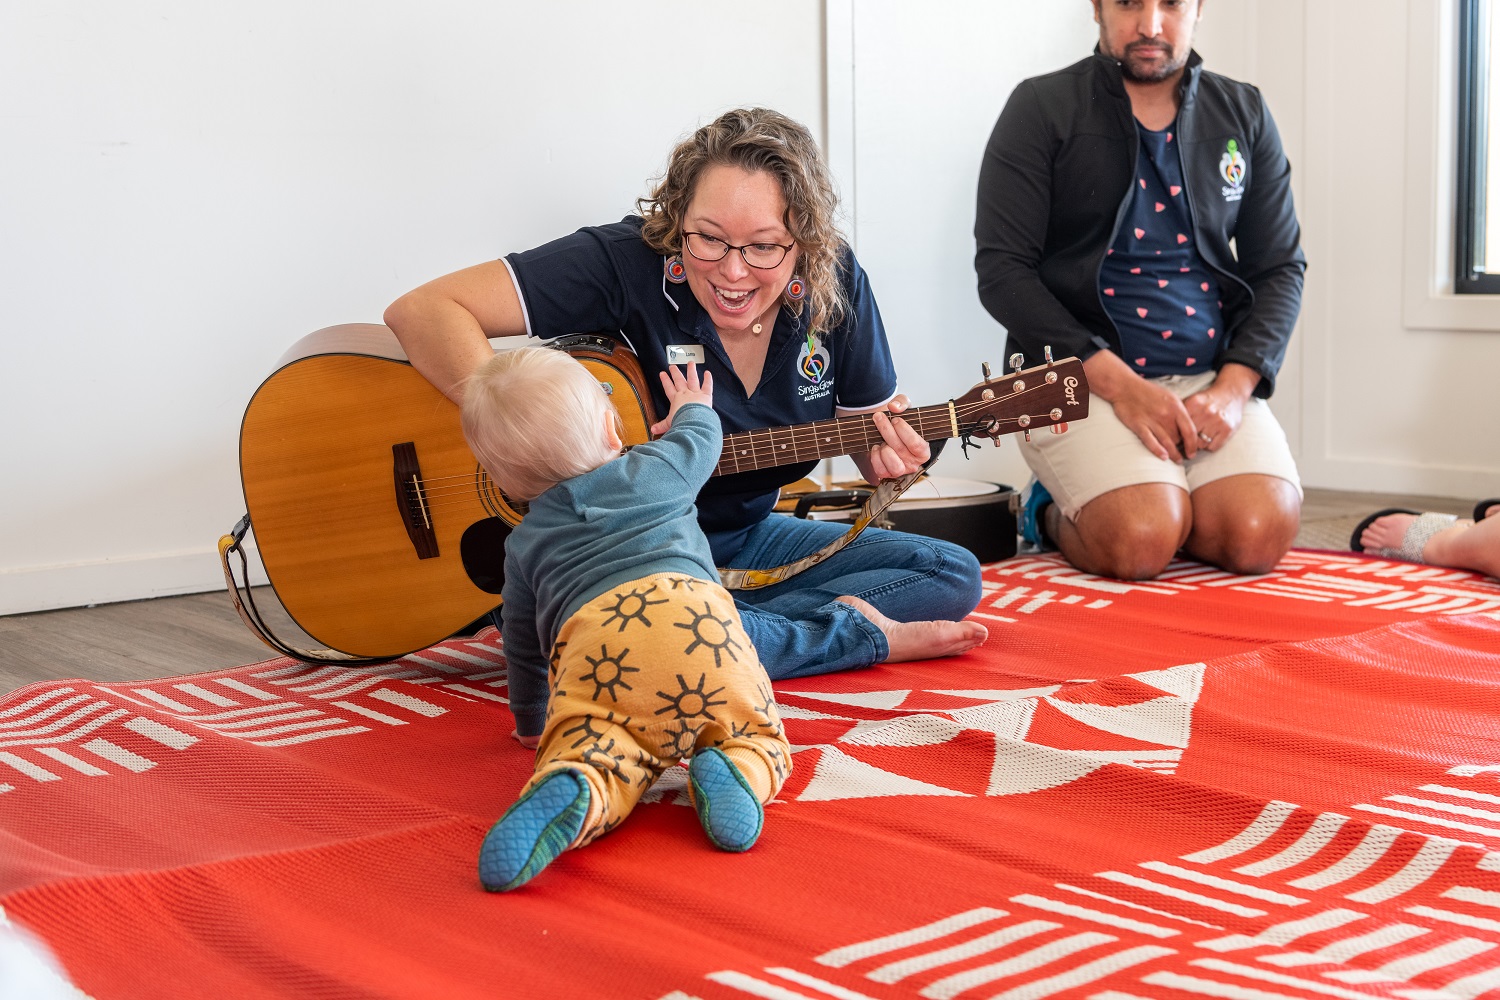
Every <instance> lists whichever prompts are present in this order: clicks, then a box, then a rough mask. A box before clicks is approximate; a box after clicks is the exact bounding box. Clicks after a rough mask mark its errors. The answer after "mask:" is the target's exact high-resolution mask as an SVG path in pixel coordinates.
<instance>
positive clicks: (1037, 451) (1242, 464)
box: [1020, 372, 1302, 520]
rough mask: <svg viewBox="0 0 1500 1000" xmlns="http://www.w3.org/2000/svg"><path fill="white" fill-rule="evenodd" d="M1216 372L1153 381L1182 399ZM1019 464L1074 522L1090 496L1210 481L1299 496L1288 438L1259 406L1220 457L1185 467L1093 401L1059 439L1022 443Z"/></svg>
mask: <svg viewBox="0 0 1500 1000" xmlns="http://www.w3.org/2000/svg"><path fill="white" fill-rule="evenodd" d="M1214 377H1215V373H1214V372H1204V373H1203V374H1201V375H1167V376H1163V377H1161V378H1155V379H1152V381H1153V382H1156V383H1157V384H1159V385H1164V386H1166V387H1167V388H1168V389H1170V390H1172V392H1173V393H1175V394H1176V396H1177V398H1178V399H1186V398H1187V397H1188V396H1191V395H1192V394H1193V393H1195V392H1201V391H1202V390H1204V389H1206V388H1208V387H1209V386H1210V385H1212V384H1213V381H1214ZM1020 446H1021V457H1022V458H1024V459H1026V464H1027V465H1028V466H1030V467H1031V472H1032V474H1033V475H1035V476H1036V477H1037V479H1039V480H1041V483H1042V485H1043V486H1045V487H1046V488H1047V492H1048V493H1051V494H1052V500H1053V502H1054V503H1056V504H1057V506H1058V509H1059V510H1061V511H1062V513H1063V516H1064V517H1066V518H1068V519H1069V520H1073V519H1075V518H1076V517H1077V516H1078V511H1079V509H1080V508H1082V507H1083V506H1084V504H1087V503H1088V502H1089V501H1090V500H1093V499H1094V498H1095V497H1099V496H1103V495H1104V494H1105V493H1108V492H1110V491H1111V490H1117V489H1120V488H1122V487H1125V486H1139V485H1142V484H1145V483H1170V484H1171V485H1173V486H1177V487H1180V488H1182V489H1183V490H1185V491H1187V492H1188V493H1192V492H1193V491H1194V490H1196V489H1198V488H1199V487H1201V486H1206V485H1208V484H1209V483H1211V482H1213V481H1214V480H1216V479H1225V478H1228V477H1229V476H1241V475H1262V476H1275V477H1277V478H1278V479H1285V480H1286V481H1287V482H1289V483H1291V484H1292V485H1293V486H1295V487H1297V493H1298V495H1301V493H1302V480H1301V479H1300V477H1299V476H1298V475H1297V463H1296V462H1295V461H1293V460H1292V450H1291V448H1290V447H1289V446H1288V445H1287V441H1286V433H1285V432H1284V431H1282V429H1281V424H1279V423H1278V422H1277V421H1276V417H1275V415H1274V414H1272V413H1271V408H1270V407H1269V406H1267V405H1266V401H1265V400H1263V399H1254V398H1252V399H1251V400H1249V402H1247V403H1246V404H1245V416H1244V420H1243V421H1242V422H1241V423H1240V429H1239V430H1238V431H1236V432H1235V433H1234V434H1233V435H1231V436H1230V438H1229V440H1228V441H1227V442H1225V443H1224V446H1223V447H1221V448H1220V449H1219V450H1218V451H1207V450H1201V451H1199V452H1198V454H1197V456H1196V457H1194V458H1190V459H1187V460H1186V461H1183V462H1166V461H1162V460H1161V459H1159V458H1157V457H1156V456H1155V455H1153V454H1151V452H1149V451H1147V450H1146V446H1145V445H1144V444H1142V443H1141V439H1140V438H1138V437H1136V435H1135V432H1134V431H1132V430H1131V429H1130V428H1128V427H1126V426H1125V425H1124V424H1122V423H1121V422H1120V418H1119V417H1117V416H1115V408H1114V407H1113V406H1112V405H1110V404H1109V403H1108V402H1106V401H1105V400H1102V399H1100V398H1099V397H1098V396H1094V397H1092V398H1091V399H1090V400H1089V415H1088V417H1087V418H1085V419H1083V420H1079V421H1077V422H1075V423H1071V424H1069V425H1068V431H1067V433H1065V434H1052V433H1050V432H1048V431H1042V432H1040V433H1035V432H1034V433H1033V434H1032V435H1031V440H1030V441H1029V442H1028V441H1024V440H1023V441H1021V443H1020Z"/></svg>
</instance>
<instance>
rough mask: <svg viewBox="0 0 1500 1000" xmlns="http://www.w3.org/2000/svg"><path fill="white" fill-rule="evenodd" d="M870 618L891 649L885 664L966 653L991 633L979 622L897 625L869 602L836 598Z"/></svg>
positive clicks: (904, 623)
mask: <svg viewBox="0 0 1500 1000" xmlns="http://www.w3.org/2000/svg"><path fill="white" fill-rule="evenodd" d="M837 600H838V602H839V603H840V604H847V605H849V606H850V607H851V608H853V609H854V610H855V611H858V612H859V613H860V614H862V615H864V616H865V617H866V618H868V619H869V620H870V622H871V624H873V625H874V626H875V627H876V628H878V629H880V631H881V632H883V633H885V641H886V643H887V644H889V646H890V653H888V654H887V655H886V658H885V662H886V663H901V662H904V661H906V660H930V659H933V658H935V657H939V656H957V655H958V654H959V653H966V652H968V651H969V650H971V649H973V648H974V647H975V646H977V645H979V644H980V643H981V642H984V640H985V639H988V638H989V635H990V630H989V629H987V628H985V627H984V626H983V625H981V624H979V623H978V622H898V621H894V620H892V619H890V618H887V617H886V616H885V615H883V614H881V613H880V612H879V611H876V610H875V606H874V605H873V604H871V603H870V602H869V601H862V600H860V599H859V598H858V597H840V598H837Z"/></svg>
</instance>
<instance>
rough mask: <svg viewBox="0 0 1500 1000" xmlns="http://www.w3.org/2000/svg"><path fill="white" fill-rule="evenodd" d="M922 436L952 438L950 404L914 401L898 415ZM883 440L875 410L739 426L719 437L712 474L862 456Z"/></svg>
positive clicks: (955, 426) (954, 418)
mask: <svg viewBox="0 0 1500 1000" xmlns="http://www.w3.org/2000/svg"><path fill="white" fill-rule="evenodd" d="M901 418H902V419H903V420H905V421H906V422H907V423H909V424H911V426H912V429H913V430H915V431H916V432H917V433H918V434H920V435H921V436H922V439H923V440H924V441H936V440H938V439H939V438H950V437H957V436H958V435H959V432H960V429H961V428H960V425H959V422H958V415H957V411H956V410H955V408H954V405H953V403H951V402H948V403H940V404H938V405H936V406H918V407H914V408H913V409H910V410H907V411H906V412H905V413H902V414H901ZM883 440H884V438H882V437H881V436H880V429H879V428H877V427H876V426H875V419H874V414H870V413H861V414H858V415H856V416H851V417H838V418H836V419H834V420H818V421H814V422H813V423H810V424H796V425H794V426H791V427H766V428H762V429H760V430H752V431H739V432H737V433H735V434H728V435H726V436H725V437H724V451H723V452H722V453H721V454H720V456H719V464H718V466H717V467H716V468H715V469H714V475H716V476H722V475H728V474H731V473H735V472H752V471H754V470H756V469H764V468H768V467H770V466H775V465H790V464H792V463H794V462H811V461H816V460H818V459H822V458H833V457H834V456H836V455H862V454H866V453H868V452H869V450H870V449H871V448H873V447H875V445H877V444H879V443H881V442H882V441H883Z"/></svg>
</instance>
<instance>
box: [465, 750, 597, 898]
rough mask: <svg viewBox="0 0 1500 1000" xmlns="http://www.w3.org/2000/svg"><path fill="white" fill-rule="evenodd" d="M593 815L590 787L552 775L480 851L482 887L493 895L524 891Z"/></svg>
mask: <svg viewBox="0 0 1500 1000" xmlns="http://www.w3.org/2000/svg"><path fill="white" fill-rule="evenodd" d="M588 811H589V784H588V782H587V781H586V780H585V779H584V777H583V775H581V774H579V773H577V772H576V771H553V772H552V773H551V774H549V775H547V776H546V777H545V778H543V779H542V780H541V781H539V782H537V783H536V784H535V785H532V786H531V788H530V789H529V790H528V791H527V792H526V794H525V795H522V796H521V797H520V798H519V799H517V800H516V803H515V804H514V805H513V806H511V807H510V808H509V809H507V810H505V815H504V816H501V817H500V820H499V822H497V823H496V824H495V825H494V826H492V827H490V832H489V833H487V834H485V835H484V843H483V844H481V845H480V847H479V881H480V882H481V883H483V885H484V887H485V888H486V889H487V890H489V891H490V892H509V891H510V890H511V889H514V888H517V887H518V886H522V885H525V884H526V883H527V882H529V881H531V879H532V878H534V877H535V876H536V874H537V873H538V872H540V871H541V870H542V869H543V868H546V867H547V866H548V865H550V864H551V863H552V862H553V861H554V860H556V858H557V856H558V855H559V854H561V853H562V852H563V851H566V850H567V849H568V845H570V844H572V843H573V841H574V840H575V839H576V838H577V837H578V831H579V830H581V829H583V821H584V819H585V818H587V816H588Z"/></svg>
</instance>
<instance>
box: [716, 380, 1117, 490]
mask: <svg viewBox="0 0 1500 1000" xmlns="http://www.w3.org/2000/svg"><path fill="white" fill-rule="evenodd" d="M1068 363H1071V364H1072V365H1073V366H1074V367H1075V368H1076V367H1077V362H1076V360H1074V359H1069V362H1064V364H1068ZM1058 367H1059V366H1058V365H1053V366H1049V369H1048V370H1049V372H1051V371H1054V370H1055V369H1057V368H1058ZM1018 374H1019V375H1020V376H1026V375H1029V374H1031V373H1030V372H1021V373H1018ZM1060 378H1061V377H1060V376H1057V375H1053V376H1052V379H1051V381H1050V382H1048V381H1039V382H1036V383H1035V384H1028V385H1027V387H1026V388H1025V389H1024V390H1020V391H1017V392H1007V391H1006V390H1008V388H1009V387H1008V386H1005V387H1004V388H1000V387H998V386H997V388H996V390H995V392H996V395H993V396H986V397H981V398H968V399H965V400H964V401H962V402H960V401H959V400H949V401H948V402H946V403H940V404H938V405H935V406H917V407H912V408H911V409H909V410H907V411H906V412H905V413H903V414H901V417H902V419H904V420H905V421H906V422H907V423H908V424H909V425H910V426H911V427H912V429H913V430H915V431H916V432H917V435H918V436H919V437H921V438H922V439H923V440H924V441H936V440H939V439H941V438H954V437H962V436H963V434H964V433H966V429H968V428H973V427H983V426H984V425H985V424H988V425H989V427H990V428H992V429H995V430H1001V431H1002V432H1004V433H1009V432H1010V430H1014V429H1015V425H1016V423H1017V415H1018V414H1019V413H1026V412H1028V411H1034V412H1031V413H1030V416H1031V421H1032V424H1033V426H1045V425H1046V424H1047V423H1053V422H1058V421H1053V420H1048V419H1047V411H1046V407H1048V406H1055V405H1056V404H1054V403H1052V402H1050V401H1049V402H1045V403H1044V402H1042V399H1047V398H1048V397H1051V399H1055V400H1058V401H1059V402H1066V403H1067V405H1070V406H1073V405H1077V403H1076V402H1075V401H1074V393H1075V392H1078V391H1079V388H1080V384H1081V382H1082V380H1081V378H1078V377H1074V376H1069V378H1071V379H1072V381H1071V383H1070V384H1067V385H1058V384H1057V383H1058V382H1059V381H1060ZM977 388H979V387H976V389H977ZM1064 389H1066V390H1067V393H1068V395H1067V396H1066V398H1065V399H1064V398H1062V397H1061V396H1060V395H1059V394H1060V393H1062V392H1063V391H1064ZM1087 391H1088V389H1087V385H1086V384H1085V385H1082V388H1081V392H1082V393H1083V398H1084V400H1085V401H1086V400H1087ZM971 396H976V397H977V396H978V393H977V392H976V393H971ZM1038 396H1040V397H1042V399H1038V398H1036V397H1038ZM1027 400H1029V404H1028V402H1027ZM980 414H983V415H984V417H983V420H982V421H981V422H980V423H978V424H976V423H975V421H976V419H977V418H978V416H979V415H980ZM986 433H987V434H988V433H989V431H986ZM884 441H885V438H884V437H883V436H882V435H881V433H880V429H879V427H878V426H877V425H876V423H875V419H874V415H873V414H872V413H863V414H855V415H851V416H847V417H835V418H833V419H831V420H816V421H812V422H810V423H805V424H793V425H790V426H785V427H763V428H756V429H753V430H747V431H738V432H735V433H732V434H726V435H725V436H724V447H723V450H722V451H721V453H720V455H719V464H718V466H717V467H716V468H715V470H714V473H715V475H721V474H726V473H736V472H749V471H752V470H756V469H761V468H766V467H770V466H777V465H790V464H792V463H795V462H802V461H807V460H817V459H823V458H830V457H833V456H837V455H851V454H853V455H858V454H868V453H869V450H870V449H871V448H873V447H876V446H877V445H880V444H882V443H884Z"/></svg>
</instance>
